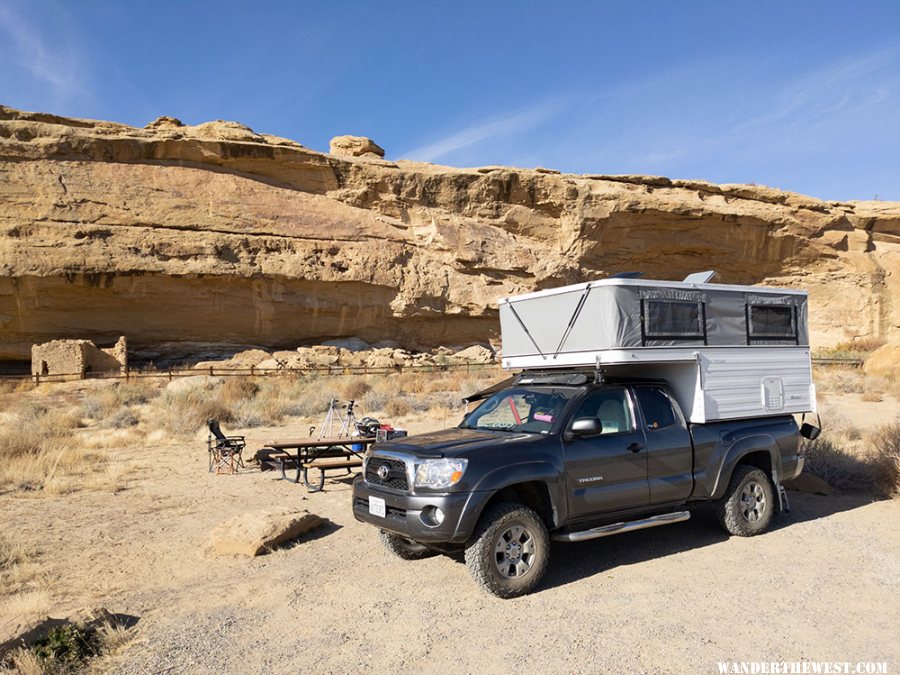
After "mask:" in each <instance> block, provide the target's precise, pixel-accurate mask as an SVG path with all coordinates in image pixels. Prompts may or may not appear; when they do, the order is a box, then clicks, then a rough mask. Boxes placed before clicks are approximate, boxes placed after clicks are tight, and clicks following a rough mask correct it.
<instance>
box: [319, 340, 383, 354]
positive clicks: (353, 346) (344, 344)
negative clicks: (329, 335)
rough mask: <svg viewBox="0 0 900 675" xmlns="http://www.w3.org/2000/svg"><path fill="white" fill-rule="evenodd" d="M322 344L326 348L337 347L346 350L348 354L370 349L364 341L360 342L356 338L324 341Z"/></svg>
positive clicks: (370, 346)
mask: <svg viewBox="0 0 900 675" xmlns="http://www.w3.org/2000/svg"><path fill="white" fill-rule="evenodd" d="M322 344H323V345H324V346H326V347H338V348H339V349H346V350H347V351H350V352H363V351H366V350H367V349H371V348H372V345H370V344H369V343H368V342H366V341H365V340H360V339H359V338H358V337H349V338H340V339H337V340H326V341H325V342H323V343H322Z"/></svg>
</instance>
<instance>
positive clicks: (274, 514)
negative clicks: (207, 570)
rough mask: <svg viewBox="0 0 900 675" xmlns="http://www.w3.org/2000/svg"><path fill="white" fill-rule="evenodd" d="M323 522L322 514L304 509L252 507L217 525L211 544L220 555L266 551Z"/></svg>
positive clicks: (261, 553)
mask: <svg viewBox="0 0 900 675" xmlns="http://www.w3.org/2000/svg"><path fill="white" fill-rule="evenodd" d="M322 522H323V521H322V519H321V518H320V517H319V516H317V515H315V514H313V513H309V512H308V511H305V510H303V511H301V510H297V509H291V508H280V509H268V510H262V511H249V512H246V513H242V514H240V515H238V516H235V517H234V518H231V519H230V520H227V521H225V522H224V523H222V524H221V525H219V526H218V527H217V528H216V529H214V530H213V531H212V533H211V535H210V546H211V548H212V551H213V552H214V553H216V554H218V555H247V556H256V555H263V554H264V553H269V552H270V551H271V550H272V549H274V548H277V547H278V546H280V545H281V544H284V543H285V542H288V541H291V540H292V539H296V538H297V537H299V536H300V535H301V534H305V533H307V532H309V531H310V530H312V529H314V528H316V527H319V526H320V525H321V524H322Z"/></svg>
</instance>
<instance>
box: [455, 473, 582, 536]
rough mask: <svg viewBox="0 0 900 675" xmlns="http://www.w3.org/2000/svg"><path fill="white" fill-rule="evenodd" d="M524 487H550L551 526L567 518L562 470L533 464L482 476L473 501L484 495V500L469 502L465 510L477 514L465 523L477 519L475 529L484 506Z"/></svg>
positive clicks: (474, 491) (566, 501)
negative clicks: (503, 492)
mask: <svg viewBox="0 0 900 675" xmlns="http://www.w3.org/2000/svg"><path fill="white" fill-rule="evenodd" d="M521 483H543V484H544V485H546V486H547V493H548V495H549V498H550V509H551V518H552V525H554V526H555V525H558V524H559V523H561V522H564V521H565V519H566V518H568V500H567V499H566V488H565V479H564V474H563V473H562V472H561V469H560V467H558V466H556V465H555V464H553V462H551V461H549V460H532V461H524V462H522V463H520V464H514V465H511V466H510V465H507V466H502V467H497V468H495V469H493V470H492V471H490V472H488V473H486V474H485V475H484V476H482V477H481V479H480V480H479V481H478V483H477V484H476V485H474V486H473V488H472V490H473V497H474V496H475V495H481V496H482V497H483V498H482V499H480V500H475V499H470V500H469V503H468V504H467V506H466V509H467V510H469V508H470V507H472V511H475V513H473V514H470V515H469V516H468V517H467V518H466V519H465V520H466V521H468V520H469V518H472V517H473V516H474V521H473V524H472V527H474V523H477V522H478V519H479V518H481V513H482V511H483V510H484V507H485V505H486V504H487V503H488V502H489V501H490V500H491V499H492V498H493V496H494V495H495V494H497V493H498V492H500V491H501V490H504V489H506V488H508V487H513V486H515V485H519V484H521Z"/></svg>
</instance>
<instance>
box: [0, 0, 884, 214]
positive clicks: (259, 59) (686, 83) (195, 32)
mask: <svg viewBox="0 0 900 675" xmlns="http://www.w3.org/2000/svg"><path fill="white" fill-rule="evenodd" d="M0 103H3V104H5V105H10V106H13V107H17V108H22V109H25V110H40V111H45V112H54V113H58V114H63V115H70V116H77V117H93V118H99V119H110V120H115V121H119V122H125V123H128V124H133V125H137V126H143V125H144V124H146V123H147V122H149V121H151V120H152V119H154V118H155V117H157V116H159V115H172V116H175V117H178V118H180V119H182V120H183V121H184V122H186V123H189V124H195V123H199V122H203V121H207V120H211V119H230V120H238V121H240V122H243V123H245V124H247V125H249V126H251V127H252V128H254V129H255V130H257V131H261V132H265V133H272V134H276V135H280V136H286V137H288V138H293V139H295V140H297V141H299V142H301V143H303V144H304V145H306V146H308V147H311V148H314V149H318V150H325V149H327V147H328V140H329V139H330V138H331V137H332V136H335V135H338V134H347V133H349V134H359V135H366V136H370V137H372V138H373V139H375V140H376V141H377V142H378V143H380V144H381V145H382V146H383V147H384V148H385V149H386V150H387V156H388V157H389V158H392V159H402V158H406V159H420V160H426V161H433V162H438V163H442V164H450V165H455V166H479V165H485V164H509V165H514V166H524V167H533V166H545V167H550V168H556V169H560V170H563V171H571V172H577V173H647V174H660V175H666V176H670V177H675V178H702V179H706V180H711V181H715V182H755V183H760V184H766V185H773V186H776V187H780V188H784V189H789V190H795V191H798V192H803V193H806V194H810V195H814V196H817V197H821V198H824V199H872V198H874V197H875V196H878V197H879V198H881V199H895V200H900V1H898V0H887V1H884V2H864V1H858V2H846V1H842V2H825V1H822V2H801V1H794V2H785V1H783V0H781V1H779V2H769V1H766V0H757V1H755V2H737V1H732V2H726V1H723V0H717V1H715V2H700V1H697V2H687V1H682V2H661V1H660V2H655V1H644V2H640V1H637V0H632V1H630V2H567V1H565V0H557V1H555V2H549V1H548V2H529V1H526V0H520V1H518V2H512V1H508V2H501V1H499V0H498V1H495V2H491V1H488V0H481V2H468V1H464V0H458V1H456V2H439V1H433V2H427V1H425V0H419V1H418V2H389V1H384V0H382V1H380V2H374V1H373V2H368V3H363V2H351V1H349V0H344V1H342V0H332V1H331V2H312V1H310V2H263V1H258V2H255V3H240V2H174V1H168V0H156V1H154V2H141V1H138V0H127V1H126V0H119V1H117V2H113V1H112V0H109V1H102V2H101V1H99V0H79V1H78V2H75V1H71V2H59V1H58V2H52V1H49V0H0Z"/></svg>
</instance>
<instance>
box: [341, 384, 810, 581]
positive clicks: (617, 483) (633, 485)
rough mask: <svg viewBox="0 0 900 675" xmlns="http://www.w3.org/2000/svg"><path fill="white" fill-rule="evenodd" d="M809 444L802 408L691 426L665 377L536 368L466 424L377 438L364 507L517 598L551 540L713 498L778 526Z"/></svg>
mask: <svg viewBox="0 0 900 675" xmlns="http://www.w3.org/2000/svg"><path fill="white" fill-rule="evenodd" d="M798 447H799V433H798V427H797V424H796V422H795V420H794V418H793V417H792V416H790V415H783V416H771V417H759V418H754V419H741V420H730V421H726V422H715V423H710V424H690V423H688V422H686V421H685V417H684V415H683V413H682V411H681V409H680V408H679V405H678V403H677V402H676V401H675V398H674V397H673V395H672V393H671V392H670V389H669V387H668V386H667V384H666V383H665V382H664V381H650V380H640V381H639V380H618V381H616V380H605V381H604V380H603V379H602V378H600V377H599V376H598V375H597V374H596V373H594V372H548V373H538V374H535V373H529V374H528V375H527V378H526V377H524V376H523V377H520V378H519V381H517V382H514V383H512V384H511V385H510V386H508V387H506V388H503V389H501V390H500V391H497V392H496V393H494V394H493V395H491V396H489V397H488V398H486V399H485V400H483V402H482V403H481V404H480V405H479V406H478V407H477V408H476V409H475V410H473V411H472V412H470V413H469V414H467V415H466V416H465V418H464V419H463V421H462V423H461V424H460V425H459V426H458V427H456V428H454V429H449V430H445V431H439V432H435V433H429V434H423V435H420V436H413V437H408V438H403V439H397V440H394V441H389V442H384V443H378V444H376V445H374V446H373V447H372V448H371V449H370V451H369V453H368V454H367V456H366V458H365V462H364V467H363V472H362V474H361V475H360V476H359V477H358V478H357V480H356V481H355V483H354V489H353V514H354V516H355V517H356V519H357V520H360V521H363V522H366V523H370V524H372V525H374V526H375V527H376V528H378V530H379V531H380V535H381V538H382V540H383V542H384V544H385V545H386V547H387V548H388V549H389V550H390V551H391V552H392V553H394V554H396V555H398V556H400V557H401V558H404V559H418V558H423V557H427V556H429V555H434V554H435V553H436V552H445V553H453V552H457V551H465V560H466V565H467V567H468V569H469V571H470V573H471V574H472V576H473V577H474V578H475V580H476V581H477V582H478V583H479V584H480V585H481V586H482V587H483V588H484V589H485V590H487V591H488V592H490V593H492V594H494V595H497V596H500V597H504V598H509V597H515V596H519V595H522V594H524V593H527V592H529V591H530V590H531V589H533V588H534V587H535V585H536V584H537V583H538V582H539V581H540V579H541V577H542V576H543V574H544V572H545V570H546V569H547V563H548V561H549V552H550V548H549V543H550V540H551V539H554V540H562V541H581V540H585V539H593V538H596V537H603V536H608V535H611V534H617V533H620V532H627V531H631V530H636V529H642V528H646V527H654V526H657V525H665V524H669V523H675V522H680V521H683V520H687V519H688V518H689V517H690V512H689V510H688V509H689V508H690V507H691V505H692V504H696V503H700V502H713V503H714V504H715V508H716V509H717V512H718V516H719V519H720V521H721V523H722V526H723V527H724V528H725V530H726V531H728V532H729V533H731V534H734V535H740V536H745V537H746V536H753V535H756V534H760V533H762V532H765V531H766V530H767V529H768V528H769V526H770V525H771V523H772V518H773V516H774V514H775V513H776V511H778V510H781V509H783V508H784V507H785V506H786V502H785V500H784V499H785V498H784V493H783V490H782V489H781V488H780V484H781V481H783V480H787V479H790V478H793V477H795V476H797V475H798V474H799V473H800V471H801V469H802V466H803V458H802V456H801V455H800V454H799V451H798Z"/></svg>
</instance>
